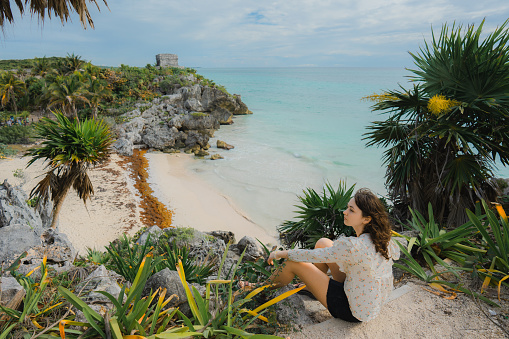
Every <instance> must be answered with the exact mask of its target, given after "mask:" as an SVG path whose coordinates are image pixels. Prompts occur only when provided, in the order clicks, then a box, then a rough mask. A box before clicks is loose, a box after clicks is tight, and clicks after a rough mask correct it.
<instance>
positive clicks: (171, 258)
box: [155, 242, 215, 285]
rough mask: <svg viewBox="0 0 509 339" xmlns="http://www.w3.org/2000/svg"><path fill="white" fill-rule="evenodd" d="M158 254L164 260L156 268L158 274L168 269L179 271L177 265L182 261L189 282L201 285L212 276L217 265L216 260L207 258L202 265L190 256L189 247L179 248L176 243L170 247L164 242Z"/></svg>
mask: <svg viewBox="0 0 509 339" xmlns="http://www.w3.org/2000/svg"><path fill="white" fill-rule="evenodd" d="M158 253H159V255H160V257H161V259H162V260H161V262H160V263H159V264H158V265H157V266H156V268H155V271H156V272H158V271H161V270H162V269H164V268H166V267H167V268H169V269H170V270H172V271H175V270H176V269H177V263H178V262H179V261H180V262H181V263H182V267H183V269H184V272H185V274H186V277H187V281H189V282H195V283H198V284H201V285H202V284H203V283H204V281H205V280H206V279H207V278H208V277H209V276H210V275H211V274H212V270H213V268H214V265H215V259H210V260H209V259H208V258H207V259H205V261H204V262H202V263H198V262H196V260H195V259H194V258H191V257H190V256H189V247H187V246H183V247H178V246H177V244H176V243H173V244H172V245H171V246H170V245H169V244H168V243H167V242H163V243H162V244H161V245H160V246H159V247H158Z"/></svg>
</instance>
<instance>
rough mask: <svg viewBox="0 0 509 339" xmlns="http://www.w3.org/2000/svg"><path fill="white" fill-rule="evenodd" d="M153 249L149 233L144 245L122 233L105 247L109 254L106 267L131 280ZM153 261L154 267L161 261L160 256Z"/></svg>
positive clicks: (134, 277)
mask: <svg viewBox="0 0 509 339" xmlns="http://www.w3.org/2000/svg"><path fill="white" fill-rule="evenodd" d="M153 249H154V246H153V243H152V242H151V240H150V234H149V235H148V237H147V241H146V242H145V244H144V245H140V244H138V243H136V242H133V241H132V239H131V238H129V237H128V236H127V235H125V234H124V235H123V236H122V237H121V238H119V239H118V240H117V241H114V242H110V244H109V245H108V246H107V247H106V251H108V253H109V256H110V262H109V263H108V264H107V265H106V267H107V268H108V269H111V270H113V271H115V272H117V273H118V274H120V275H121V276H123V277H124V278H126V279H127V280H128V281H130V282H133V281H134V279H136V276H137V274H138V271H139V268H140V265H141V263H142V262H143V261H144V258H145V257H146V256H147V255H148V254H149V252H151V251H152V250H153ZM155 261H156V263H155V264H154V268H155V267H156V266H157V265H158V264H159V263H160V262H161V261H162V258H161V257H159V256H158V257H157V258H156V259H155ZM150 273H153V272H150Z"/></svg>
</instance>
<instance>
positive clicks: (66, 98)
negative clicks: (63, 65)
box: [45, 72, 90, 118]
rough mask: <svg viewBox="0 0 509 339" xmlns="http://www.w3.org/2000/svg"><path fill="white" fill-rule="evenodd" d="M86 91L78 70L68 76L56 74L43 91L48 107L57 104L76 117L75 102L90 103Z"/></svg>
mask: <svg viewBox="0 0 509 339" xmlns="http://www.w3.org/2000/svg"><path fill="white" fill-rule="evenodd" d="M87 95H88V91H87V89H86V86H85V82H84V81H83V76H82V75H81V73H79V72H74V73H73V74H71V75H69V76H57V77H56V78H55V81H54V82H53V83H51V84H50V85H49V86H48V87H47V89H46V93H45V97H46V99H47V100H48V102H49V104H48V108H52V107H55V106H58V107H60V108H61V109H62V111H63V112H64V113H66V114H67V115H71V114H72V115H74V116H75V117H76V118H78V110H77V108H76V104H77V103H80V102H81V103H86V104H88V105H90V102H89V100H88V98H87Z"/></svg>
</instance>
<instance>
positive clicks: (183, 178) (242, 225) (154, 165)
mask: <svg viewBox="0 0 509 339" xmlns="http://www.w3.org/2000/svg"><path fill="white" fill-rule="evenodd" d="M146 157H147V159H148V160H149V176H150V177H149V182H150V186H151V187H152V189H153V190H154V194H155V196H156V197H157V198H158V199H159V201H161V202H162V203H164V204H165V205H166V206H167V207H168V208H169V209H170V210H172V211H173V221H172V225H174V226H176V227H192V228H195V229H197V230H199V231H206V232H207V231H216V230H221V231H231V232H233V233H234V234H235V237H236V240H237V241H238V240H240V239H241V238H242V237H244V236H246V235H248V236H251V237H253V238H257V239H259V240H260V241H261V242H263V243H264V244H273V245H275V244H276V243H277V237H276V236H277V235H276V234H275V233H274V234H269V233H268V232H267V231H266V230H265V229H264V228H263V227H262V226H260V225H257V224H256V223H255V222H253V221H252V219H251V218H250V216H249V215H246V213H245V212H244V211H242V210H241V209H240V208H239V207H238V206H236V204H235V202H234V201H233V200H232V199H231V198H230V197H228V196H227V195H225V194H223V193H222V192H220V191H219V190H217V189H216V188H215V187H213V186H212V185H210V184H209V183H207V182H205V181H204V180H202V179H201V178H200V177H198V176H197V175H196V174H194V173H193V172H192V171H190V170H189V169H188V164H189V162H192V161H195V159H194V155H188V154H173V155H168V154H163V153H147V154H146Z"/></svg>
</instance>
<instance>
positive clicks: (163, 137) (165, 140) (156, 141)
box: [142, 123, 179, 149]
mask: <svg viewBox="0 0 509 339" xmlns="http://www.w3.org/2000/svg"><path fill="white" fill-rule="evenodd" d="M178 137H179V131H178V129H176V128H175V127H169V126H168V125H167V124H165V123H163V124H157V125H155V126H150V127H148V128H146V129H145V130H144V132H143V136H142V140H143V143H144V144H146V145H147V146H148V147H151V148H156V149H165V148H168V147H173V146H174V145H175V141H176V140H177V138H178Z"/></svg>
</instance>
